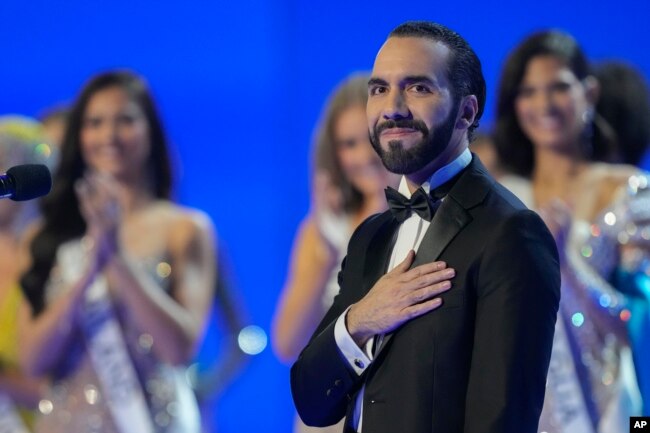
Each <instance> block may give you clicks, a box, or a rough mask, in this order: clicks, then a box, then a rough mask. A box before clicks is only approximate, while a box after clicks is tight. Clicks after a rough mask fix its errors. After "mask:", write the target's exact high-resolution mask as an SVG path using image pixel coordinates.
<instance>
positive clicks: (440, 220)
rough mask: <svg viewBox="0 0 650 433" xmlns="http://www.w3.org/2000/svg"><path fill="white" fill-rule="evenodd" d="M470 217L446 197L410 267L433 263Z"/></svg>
mask: <svg viewBox="0 0 650 433" xmlns="http://www.w3.org/2000/svg"><path fill="white" fill-rule="evenodd" d="M471 220H472V217H471V216H470V214H469V212H467V211H466V210H465V209H463V207H462V206H461V205H460V204H459V203H458V202H457V201H455V200H454V199H453V198H451V197H447V198H446V199H445V200H444V201H443V202H442V204H441V205H440V209H438V212H436V215H435V216H434V217H433V221H431V225H430V226H429V229H428V230H427V232H426V233H425V234H424V238H423V239H422V243H421V244H420V248H419V249H418V253H417V255H416V256H415V261H414V262H413V265H412V266H411V267H416V266H419V265H423V264H425V263H431V262H434V261H436V260H437V259H438V257H440V254H441V253H442V251H443V250H444V249H445V248H446V247H447V245H449V242H451V241H452V239H454V238H455V237H456V235H457V234H458V232H460V231H461V230H462V229H463V227H465V226H466V225H467V224H468V223H469V222H470V221H471Z"/></svg>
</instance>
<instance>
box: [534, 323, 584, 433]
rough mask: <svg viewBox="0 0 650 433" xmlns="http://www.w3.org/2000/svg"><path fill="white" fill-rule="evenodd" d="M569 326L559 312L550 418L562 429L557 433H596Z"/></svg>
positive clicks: (550, 382)
mask: <svg viewBox="0 0 650 433" xmlns="http://www.w3.org/2000/svg"><path fill="white" fill-rule="evenodd" d="M566 326H567V325H566V322H565V321H564V317H563V315H562V313H561V312H560V313H559V314H558V315H557V322H556V323H555V338H554V339H553V351H552V354H551V364H550V366H549V369H548V389H547V390H546V393H547V395H548V394H550V395H552V399H553V401H552V406H551V417H552V418H553V420H554V424H555V425H557V426H560V430H558V433H576V432H580V433H594V427H593V423H592V421H591V417H590V416H589V411H588V410H587V405H586V403H585V400H584V396H583V394H582V387H581V386H580V382H578V374H577V372H576V369H575V366H574V364H573V362H574V360H573V353H572V351H571V347H570V346H569V340H568V337H567V333H566Z"/></svg>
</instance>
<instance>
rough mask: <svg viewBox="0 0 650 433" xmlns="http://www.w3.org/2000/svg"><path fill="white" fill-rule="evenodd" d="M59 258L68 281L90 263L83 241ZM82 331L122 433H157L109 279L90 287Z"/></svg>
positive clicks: (63, 249) (68, 246)
mask: <svg viewBox="0 0 650 433" xmlns="http://www.w3.org/2000/svg"><path fill="white" fill-rule="evenodd" d="M57 259H58V262H59V264H60V270H61V272H62V273H63V272H64V273H65V275H62V276H63V278H64V280H67V281H78V280H79V278H81V275H82V272H83V270H84V269H85V266H84V263H86V262H87V259H86V252H85V251H84V249H83V247H82V243H81V242H79V241H72V242H69V243H67V244H64V245H62V246H61V247H60V248H59V252H58V254H57ZM81 321H82V323H81V328H82V332H83V334H84V336H85V338H86V343H87V347H88V351H89V354H90V360H91V362H92V365H93V367H94V370H95V372H96V373H97V377H98V378H99V382H100V385H101V388H102V391H103V392H104V395H105V397H106V405H107V407H108V409H109V410H110V412H111V415H112V417H113V421H114V423H115V425H116V427H117V430H118V431H119V432H120V433H154V431H155V429H154V426H153V423H152V421H151V415H150V412H149V408H148V406H147V402H146V400H145V397H144V393H143V390H142V386H141V385H140V382H139V381H138V377H137V374H136V371H135V368H134V366H133V363H132V362H131V358H130V356H129V352H128V350H127V347H126V343H125V341H124V335H123V334H122V329H121V328H120V325H119V323H118V321H117V318H116V317H115V312H114V310H113V305H112V303H111V299H110V295H109V293H108V283H107V281H106V278H105V277H103V276H98V277H97V278H95V280H94V281H93V283H92V284H91V285H90V287H88V289H87V292H86V299H85V308H84V309H83V312H82V317H81Z"/></svg>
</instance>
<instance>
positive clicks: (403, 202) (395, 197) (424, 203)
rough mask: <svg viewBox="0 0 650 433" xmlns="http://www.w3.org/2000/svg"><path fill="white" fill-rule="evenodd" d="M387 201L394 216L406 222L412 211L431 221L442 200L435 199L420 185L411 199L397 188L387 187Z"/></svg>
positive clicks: (399, 220)
mask: <svg viewBox="0 0 650 433" xmlns="http://www.w3.org/2000/svg"><path fill="white" fill-rule="evenodd" d="M386 201H388V206H389V207H390V211H391V212H392V213H393V216H394V217H395V219H396V220H397V221H398V222H400V223H401V222H404V221H406V220H407V219H408V217H410V216H411V212H415V213H416V214H418V215H420V217H421V218H422V219H425V220H427V221H431V220H432V219H433V214H434V213H435V211H436V209H437V208H438V205H439V204H440V200H437V201H434V200H433V199H432V198H431V197H430V196H429V194H427V193H426V192H424V190H423V189H422V188H421V187H420V188H418V189H417V191H415V192H414V193H413V195H412V196H411V198H410V199H408V198H406V197H404V196H403V195H402V194H400V193H399V192H398V191H397V190H395V189H393V188H391V187H388V188H386Z"/></svg>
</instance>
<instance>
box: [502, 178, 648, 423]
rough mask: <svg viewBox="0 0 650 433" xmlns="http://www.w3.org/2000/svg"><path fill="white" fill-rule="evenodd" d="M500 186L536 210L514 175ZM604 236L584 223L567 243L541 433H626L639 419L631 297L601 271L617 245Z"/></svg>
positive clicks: (525, 182)
mask: <svg viewBox="0 0 650 433" xmlns="http://www.w3.org/2000/svg"><path fill="white" fill-rule="evenodd" d="M500 182H501V183H502V184H503V185H504V186H505V187H506V188H508V189H510V190H511V191H512V192H513V193H514V194H515V195H517V196H518V197H519V199H521V200H522V201H523V202H524V204H526V206H528V207H529V208H531V209H534V208H535V203H534V200H533V193H532V184H531V183H530V182H529V181H528V180H526V179H523V178H519V177H516V176H511V175H508V176H504V177H503V178H502V179H500ZM599 235H600V233H599V229H598V226H597V225H595V224H591V223H589V222H587V221H580V220H574V221H573V224H572V227H571V230H570V233H569V235H568V240H567V245H566V250H565V252H564V254H565V257H566V261H565V264H564V265H563V266H562V270H561V272H562V287H561V300H560V309H559V312H558V318H557V323H556V327H555V337H554V340H553V351H552V354H551V362H550V366H549V373H548V380H547V388H546V396H545V400H544V407H543V410H542V415H541V418H540V424H539V431H540V432H544V433H620V432H624V431H627V430H628V426H629V416H632V415H639V414H640V410H641V409H640V406H641V401H640V395H639V390H638V385H637V380H636V375H635V370H634V365H633V360H632V352H631V350H630V344H629V341H628V334H627V329H626V321H627V320H629V315H630V312H629V310H628V309H627V308H626V301H625V297H624V296H622V295H621V294H620V293H619V292H618V291H615V290H613V288H612V287H611V286H610V285H609V283H608V282H607V281H606V280H605V279H604V278H602V277H601V273H599V272H596V271H595V270H594V269H595V268H596V269H597V268H598V266H602V263H598V261H599V260H600V259H599V258H600V257H603V256H601V255H602V254H605V252H606V251H610V252H611V250H612V249H615V248H617V245H616V244H615V242H609V241H607V239H606V238H605V237H600V238H598V236H599ZM595 238H598V239H599V241H600V242H601V245H600V246H599V247H598V248H597V249H596V250H595V249H594V248H592V247H590V242H592V240H593V239H595ZM602 243H605V244H607V245H604V244H602ZM604 274H605V273H602V275H604Z"/></svg>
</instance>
